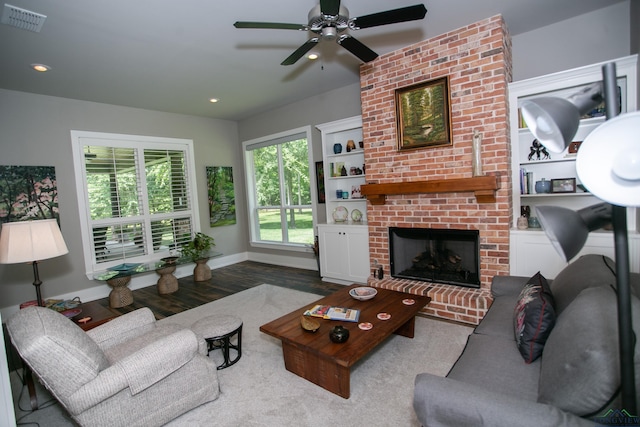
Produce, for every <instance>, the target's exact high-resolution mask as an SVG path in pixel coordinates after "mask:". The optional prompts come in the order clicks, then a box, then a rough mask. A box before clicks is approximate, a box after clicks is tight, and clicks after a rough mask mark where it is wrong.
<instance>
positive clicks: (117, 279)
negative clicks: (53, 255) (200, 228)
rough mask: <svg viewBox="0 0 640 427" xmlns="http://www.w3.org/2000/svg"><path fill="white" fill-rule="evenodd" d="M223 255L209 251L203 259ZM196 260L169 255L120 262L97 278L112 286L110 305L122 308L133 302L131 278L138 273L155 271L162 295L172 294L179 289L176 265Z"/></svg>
mask: <svg viewBox="0 0 640 427" xmlns="http://www.w3.org/2000/svg"><path fill="white" fill-rule="evenodd" d="M219 256H222V253H221V252H209V253H208V254H207V255H206V256H205V257H203V258H202V259H210V258H216V257H219ZM193 262H194V261H193V260H192V259H191V258H187V257H167V258H162V259H161V260H159V261H151V262H148V263H135V264H133V263H131V264H127V263H125V264H120V265H117V266H115V267H111V269H108V270H105V271H99V272H96V273H95V274H94V276H93V278H94V279H95V280H103V281H105V282H107V285H109V286H111V288H112V289H111V292H110V293H109V307H111V308H121V307H125V306H127V305H129V304H132V303H133V293H132V292H131V289H129V282H131V278H132V277H133V276H135V275H138V274H143V273H149V272H151V271H155V272H156V273H157V274H158V275H160V278H159V279H158V282H157V283H156V285H157V287H158V293H159V294H160V295H166V294H171V293H173V292H175V291H177V290H178V278H177V277H176V276H175V275H174V274H173V273H174V272H175V271H176V267H177V266H179V265H184V264H191V263H193Z"/></svg>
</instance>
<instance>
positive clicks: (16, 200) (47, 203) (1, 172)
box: [0, 166, 60, 223]
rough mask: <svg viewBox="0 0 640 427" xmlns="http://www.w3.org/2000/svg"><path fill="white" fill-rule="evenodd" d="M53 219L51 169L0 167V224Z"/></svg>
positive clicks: (54, 188) (54, 194)
mask: <svg viewBox="0 0 640 427" xmlns="http://www.w3.org/2000/svg"><path fill="white" fill-rule="evenodd" d="M51 218H55V219H57V220H58V223H60V217H59V212H58V187H57V184H56V169H55V167H53V166H0V223H5V222H14V221H27V220H33V219H51Z"/></svg>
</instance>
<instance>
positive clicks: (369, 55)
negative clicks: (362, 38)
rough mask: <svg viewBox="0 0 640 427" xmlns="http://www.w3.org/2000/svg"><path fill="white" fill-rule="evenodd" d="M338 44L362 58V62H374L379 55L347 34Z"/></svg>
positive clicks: (341, 37)
mask: <svg viewBox="0 0 640 427" xmlns="http://www.w3.org/2000/svg"><path fill="white" fill-rule="evenodd" d="M338 44H339V45H340V46H342V47H344V48H345V49H347V50H348V51H349V52H351V53H353V54H354V55H355V56H357V57H358V58H360V60H361V61H362V62H369V61H373V60H374V59H376V58H377V57H378V54H377V53H375V52H374V51H372V50H371V49H369V48H368V47H367V46H365V45H364V44H362V43H361V42H359V41H358V40H356V39H354V38H353V37H351V36H350V35H347V34H344V35H342V36H340V38H339V39H338Z"/></svg>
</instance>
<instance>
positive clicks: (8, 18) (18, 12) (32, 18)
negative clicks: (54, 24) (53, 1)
mask: <svg viewBox="0 0 640 427" xmlns="http://www.w3.org/2000/svg"><path fill="white" fill-rule="evenodd" d="M45 19H47V16H46V15H42V14H40V13H35V12H32V11H30V10H27V9H21V8H19V7H15V6H12V5H10V4H6V3H5V5H4V8H3V9H2V18H0V24H7V25H11V26H12V27H16V28H21V29H23V30H27V31H33V32H34V33H39V32H40V30H41V29H42V25H43V24H44V20H45Z"/></svg>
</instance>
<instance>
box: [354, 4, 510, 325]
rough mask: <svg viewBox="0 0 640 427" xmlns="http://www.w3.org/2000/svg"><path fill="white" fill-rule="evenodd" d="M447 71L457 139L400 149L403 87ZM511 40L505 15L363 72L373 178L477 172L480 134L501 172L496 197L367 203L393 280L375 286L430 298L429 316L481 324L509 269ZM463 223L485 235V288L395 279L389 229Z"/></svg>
mask: <svg viewBox="0 0 640 427" xmlns="http://www.w3.org/2000/svg"><path fill="white" fill-rule="evenodd" d="M443 76H449V82H450V92H451V128H452V134H453V144H452V145H450V146H444V147H434V148H420V149H414V150H402V151H399V150H398V149H397V142H396V141H397V140H396V118H395V117H396V112H395V105H394V95H395V90H396V89H399V88H404V87H407V86H411V85H414V84H417V83H420V82H425V81H429V80H433V79H436V78H440V77H443ZM510 80H511V40H510V37H509V34H508V31H507V29H506V26H505V23H504V21H503V19H502V17H501V16H494V17H491V18H488V19H485V20H483V21H479V22H476V23H474V24H471V25H469V26H467V27H464V28H460V29H458V30H455V31H452V32H450V33H447V34H443V35H441V36H438V37H434V38H432V39H429V40H426V41H423V42H420V43H416V44H414V45H411V46H408V47H406V48H404V49H401V50H398V51H395V52H392V53H389V54H386V55H383V56H380V57H379V58H378V59H376V60H375V61H373V62H370V63H368V64H364V65H363V66H362V67H361V70H360V84H361V101H362V119H363V139H364V144H365V147H364V148H365V153H364V154H365V164H366V167H367V172H366V173H367V183H368V184H387V183H406V182H415V181H429V180H447V179H457V178H470V177H471V176H472V167H471V155H472V150H471V143H472V136H473V133H474V130H477V131H479V132H480V133H481V134H482V163H483V170H484V172H485V174H490V175H494V176H496V177H498V181H499V187H500V188H499V189H498V190H497V191H496V193H495V201H494V202H488V203H483V202H482V201H481V200H476V198H475V196H474V193H473V192H450V193H438V194H395V195H393V194H392V195H387V196H386V201H385V203H384V204H380V205H373V204H372V203H368V204H367V218H368V226H369V247H370V259H371V269H372V270H373V269H374V268H377V266H382V267H383V269H384V271H385V278H384V279H382V280H377V279H374V278H371V279H370V280H369V285H371V286H377V287H384V288H389V289H398V290H403V291H405V292H410V293H414V294H425V293H426V294H427V295H429V296H431V298H432V300H433V301H432V303H431V304H430V305H429V306H428V307H427V308H426V310H425V312H426V313H427V314H430V315H433V316H437V317H442V318H446V319H452V320H456V321H460V322H465V323H470V324H477V323H478V322H479V321H480V320H481V319H482V317H483V316H484V314H485V313H486V311H487V309H488V307H489V306H490V304H491V297H490V287H491V278H492V277H493V276H494V275H496V274H508V272H509V227H510V223H511V191H512V190H511V185H510V182H511V177H510V175H511V167H510V160H509V159H510V147H509V122H508V110H509V108H508V94H507V88H508V83H509V81H510ZM391 226H394V227H414V228H457V229H473V230H479V232H480V270H481V287H480V289H472V288H465V287H459V286H452V285H444V284H438V283H429V282H420V281H412V280H407V279H394V278H391V277H389V271H390V270H389V248H388V228H389V227H391Z"/></svg>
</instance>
